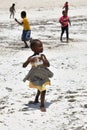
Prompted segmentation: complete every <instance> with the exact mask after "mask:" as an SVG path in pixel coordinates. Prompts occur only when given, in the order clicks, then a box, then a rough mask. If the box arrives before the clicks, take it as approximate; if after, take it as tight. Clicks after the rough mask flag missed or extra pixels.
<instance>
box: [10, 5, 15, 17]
mask: <svg viewBox="0 0 87 130" xmlns="http://www.w3.org/2000/svg"><path fill="white" fill-rule="evenodd" d="M9 11H10V18H11V16H13V18H14V15H15V4H14V3H13V4H12V6H11V7H10V9H9Z"/></svg>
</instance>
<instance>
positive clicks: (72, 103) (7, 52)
mask: <svg viewBox="0 0 87 130" xmlns="http://www.w3.org/2000/svg"><path fill="white" fill-rule="evenodd" d="M35 1H36V4H35V3H34V2H33V1H31V0H21V2H20V1H17V0H15V1H13V0H3V1H1V0H0V2H2V4H0V9H1V11H0V130H16V129H17V130H49V129H50V130H87V6H86V5H87V0H79V1H78V0H70V1H69V8H70V10H69V16H70V19H71V23H72V25H71V26H70V27H69V32H70V40H69V43H68V44H67V43H61V42H60V40H59V38H60V33H61V29H60V24H59V22H58V19H59V17H60V16H61V11H62V6H63V4H64V2H65V1H64V0H62V1H59V0H50V1H49V0H41V1H40V0H35ZM13 2H15V3H16V14H15V17H16V18H18V19H19V20H21V18H20V12H21V10H24V9H25V10H26V11H27V17H28V18H29V21H30V24H31V30H32V35H31V36H32V37H33V38H39V39H40V40H41V41H42V42H43V45H44V52H43V53H44V54H45V55H46V57H47V58H48V60H49V62H50V69H51V71H52V72H53V73H54V77H53V78H52V79H51V86H48V87H47V93H46V101H45V105H46V110H47V111H46V112H45V113H44V112H41V111H40V109H39V106H40V104H37V105H30V104H29V101H31V100H34V97H35V94H36V90H35V89H30V88H29V87H28V82H26V83H24V82H23V78H24V77H25V75H26V74H27V72H28V71H29V69H30V67H31V66H30V65H29V66H28V67H27V68H26V69H24V68H22V64H23V62H24V61H25V60H26V59H27V58H28V57H29V56H30V55H31V54H32V51H31V50H30V48H29V49H22V48H21V47H22V46H24V44H23V43H22V41H21V39H20V37H21V32H22V27H21V26H19V25H18V24H17V23H16V22H15V21H14V19H9V12H8V8H9V6H10V5H11V3H13ZM28 2H29V4H27V3H28ZM57 3H58V6H57ZM33 7H35V8H33ZM42 7H43V8H42ZM45 7H46V8H45ZM64 37H65V36H64ZM28 44H29V43H28Z"/></svg>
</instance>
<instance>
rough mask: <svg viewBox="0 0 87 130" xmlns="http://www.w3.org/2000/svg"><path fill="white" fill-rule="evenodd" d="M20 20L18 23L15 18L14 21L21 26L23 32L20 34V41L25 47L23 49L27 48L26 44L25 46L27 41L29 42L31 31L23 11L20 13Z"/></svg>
mask: <svg viewBox="0 0 87 130" xmlns="http://www.w3.org/2000/svg"><path fill="white" fill-rule="evenodd" d="M21 18H22V19H23V20H22V21H21V22H19V21H18V20H17V19H16V18H15V21H16V22H17V23H18V24H19V25H23V32H22V37H21V39H22V41H23V42H24V44H25V47H24V48H28V47H29V46H28V44H27V41H29V40H30V35H31V29H30V24H29V21H28V19H27V18H26V12H25V11H22V12H21Z"/></svg>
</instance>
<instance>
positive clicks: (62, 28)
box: [60, 27, 64, 42]
mask: <svg viewBox="0 0 87 130" xmlns="http://www.w3.org/2000/svg"><path fill="white" fill-rule="evenodd" d="M63 34H64V27H61V36H60V41H61V42H62V37H63Z"/></svg>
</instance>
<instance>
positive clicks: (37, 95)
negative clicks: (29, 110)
mask: <svg viewBox="0 0 87 130" xmlns="http://www.w3.org/2000/svg"><path fill="white" fill-rule="evenodd" d="M39 96H40V91H39V90H37V94H36V97H35V100H34V103H38V102H39V101H38V98H39Z"/></svg>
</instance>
